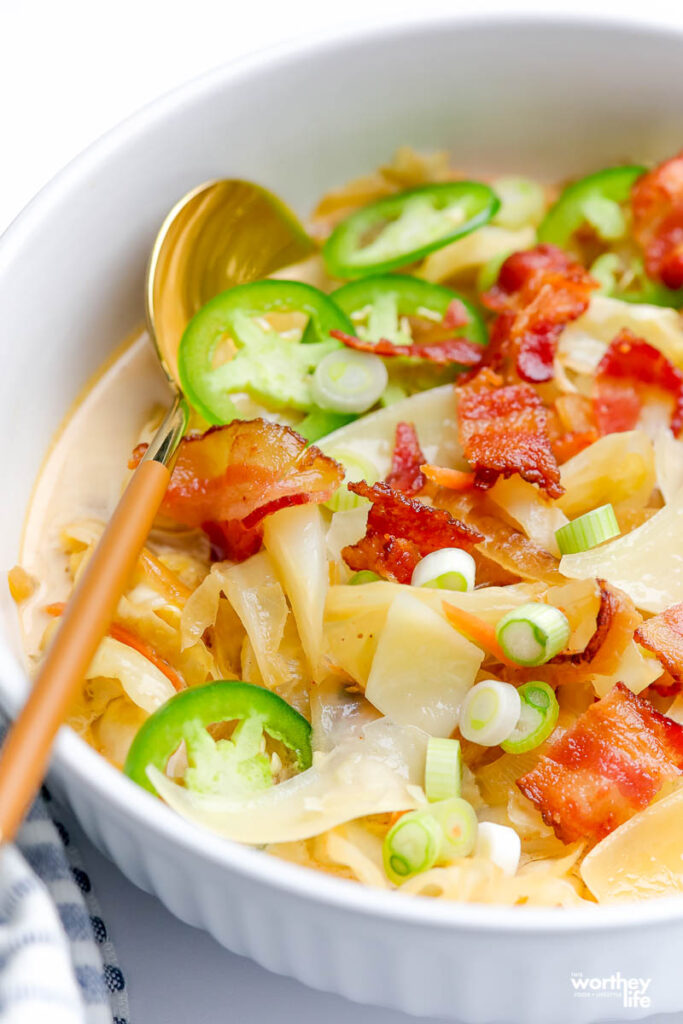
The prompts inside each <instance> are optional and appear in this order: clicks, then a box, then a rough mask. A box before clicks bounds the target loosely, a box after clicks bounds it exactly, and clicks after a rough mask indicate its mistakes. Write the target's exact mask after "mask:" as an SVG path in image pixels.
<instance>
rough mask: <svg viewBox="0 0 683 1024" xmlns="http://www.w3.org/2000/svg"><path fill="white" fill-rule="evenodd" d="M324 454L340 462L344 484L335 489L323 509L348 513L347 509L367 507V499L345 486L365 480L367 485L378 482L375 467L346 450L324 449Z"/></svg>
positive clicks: (368, 461)
mask: <svg viewBox="0 0 683 1024" xmlns="http://www.w3.org/2000/svg"><path fill="white" fill-rule="evenodd" d="M325 454H326V455H329V456H330V458H332V459H336V460H337V462H341V464H342V466H343V467H344V482H343V483H342V484H341V486H340V487H338V488H337V490H336V491H335V492H334V494H333V495H332V497H331V498H330V499H329V501H326V502H325V507H326V508H329V509H330V510H331V511H332V512H348V511H349V509H352V508H360V507H361V506H362V505H369V504H370V503H369V501H368V499H367V498H362V497H361V496H360V495H359V494H354V493H353V491H350V490H349V489H348V487H347V486H346V484H347V483H354V484H355V483H357V482H358V481H359V480H365V482H366V483H368V484H375V483H377V481H378V480H379V472H378V471H377V466H376V465H375V464H374V463H373V462H370V460H369V459H366V458H364V457H363V456H362V455H359V454H358V452H354V451H351V450H350V449H348V448H326V449H325Z"/></svg>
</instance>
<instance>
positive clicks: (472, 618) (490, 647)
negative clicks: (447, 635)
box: [443, 601, 514, 665]
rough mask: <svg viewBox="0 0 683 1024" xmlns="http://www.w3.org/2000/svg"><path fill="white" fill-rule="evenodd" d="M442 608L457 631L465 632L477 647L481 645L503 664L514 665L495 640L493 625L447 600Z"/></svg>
mask: <svg viewBox="0 0 683 1024" xmlns="http://www.w3.org/2000/svg"><path fill="white" fill-rule="evenodd" d="M443 610H444V612H445V613H446V618H447V619H448V621H449V622H450V624H451V625H452V626H455V628H456V629H457V630H458V631H459V632H461V633H465V634H466V635H467V636H468V637H469V638H470V640H472V641H473V642H474V643H475V644H476V645H477V647H483V648H484V650H485V651H488V652H489V654H492V655H493V656H494V657H495V658H496V659H497V660H498V661H501V662H502V663H503V664H504V665H514V662H513V661H510V659H509V658H506V657H505V655H504V654H503V649H502V647H501V646H500V644H499V643H498V641H497V640H496V631H495V629H494V628H493V626H489V624H488V622H484V621H483V619H480V618H478V617H477V616H476V615H472V613H471V612H464V611H463V610H462V608H456V607H455V605H452V604H448V602H447V601H444V602H443Z"/></svg>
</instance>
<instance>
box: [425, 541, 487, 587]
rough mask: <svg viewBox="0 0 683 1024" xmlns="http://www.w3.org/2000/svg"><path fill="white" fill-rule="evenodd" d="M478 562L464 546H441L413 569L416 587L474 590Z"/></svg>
mask: <svg viewBox="0 0 683 1024" xmlns="http://www.w3.org/2000/svg"><path fill="white" fill-rule="evenodd" d="M475 573H476V564H475V561H474V559H473V558H472V555H470V554H469V553H468V552H467V551H463V550H462V548H441V549H440V550H439V551H432V552H431V553H430V554H428V555H425V557H424V558H422V559H420V561H419V562H418V563H417V565H416V566H415V568H414V570H413V575H412V577H411V580H410V582H411V584H412V585H413V586H414V587H435V588H436V589H438V590H463V591H464V590H474V581H475Z"/></svg>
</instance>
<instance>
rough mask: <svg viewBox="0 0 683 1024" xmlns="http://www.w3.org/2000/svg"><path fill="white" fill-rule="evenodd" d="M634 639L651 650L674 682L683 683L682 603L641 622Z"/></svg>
mask: <svg viewBox="0 0 683 1024" xmlns="http://www.w3.org/2000/svg"><path fill="white" fill-rule="evenodd" d="M634 640H635V641H636V642H637V643H639V644H640V645H641V646H642V647H647V649H648V651H652V653H653V654H654V655H655V657H656V658H657V660H658V661H659V662H660V664H661V665H662V668H664V669H665V670H666V671H667V672H668V673H669V675H670V676H671V679H672V680H673V682H674V683H678V684H679V688H680V684H681V683H683V604H675V605H673V606H672V607H671V608H667V609H666V611H663V612H661V613H660V614H659V615H654V616H653V617H652V618H651V619H648V620H647V621H646V622H643V623H642V625H640V626H638V629H637V630H636V631H635V635H634Z"/></svg>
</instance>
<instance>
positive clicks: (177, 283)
mask: <svg viewBox="0 0 683 1024" xmlns="http://www.w3.org/2000/svg"><path fill="white" fill-rule="evenodd" d="M314 251H315V244H314V242H313V241H312V240H311V239H310V238H309V236H308V235H307V234H306V232H305V230H304V228H303V227H302V226H301V224H300V223H299V221H298V220H297V218H296V216H295V215H294V214H293V213H292V211H291V210H289V209H288V207H287V206H285V204H284V203H283V202H282V201H281V200H280V199H278V197H277V196H276V195H274V194H273V193H272V192H269V191H268V190H267V189H265V188H261V186H260V185H255V184H253V182H250V181H240V180H236V179H223V180H218V181H209V182H206V183H205V184H203V185H199V186H198V188H196V189H193V190H192V191H191V192H188V193H187V194H186V195H185V196H183V198H182V199H181V200H180V201H179V202H178V203H176V205H175V206H174V207H173V208H172V209H171V210H170V212H169V214H168V216H167V217H166V219H165V220H164V222H163V224H162V225H161V228H160V229H159V234H158V235H157V238H156V241H155V243H154V246H153V248H152V254H151V257H150V261H149V267H148V270H147V284H146V292H145V299H146V308H147V322H148V324H149V329H150V333H151V336H152V338H153V340H154V344H155V345H156V349H157V354H158V356H159V361H160V363H161V365H162V367H163V369H164V372H165V373H166V376H167V377H168V378H169V380H170V381H171V382H172V383H174V384H175V387H176V388H179V386H180V385H179V380H178V346H179V345H180V339H181V337H182V335H183V331H184V330H185V327H186V326H187V324H188V323H189V321H190V320H191V319H192V317H193V316H194V314H195V313H196V312H197V311H198V310H199V309H201V307H202V306H203V305H205V304H206V303H207V302H208V301H209V299H212V298H213V297H214V296H215V295H219V294H220V293H221V292H222V291H225V290H226V289H227V288H232V287H233V286H234V285H237V284H245V283H247V282H249V281H255V280H257V279H258V278H261V277H267V276H268V275H269V274H272V273H274V272H275V271H276V270H280V269H281V268H282V267H286V266H289V265H290V264H292V263H298V262H299V261H300V260H302V259H305V258H306V257H307V256H310V255H311V254H312V253H313V252H314Z"/></svg>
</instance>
